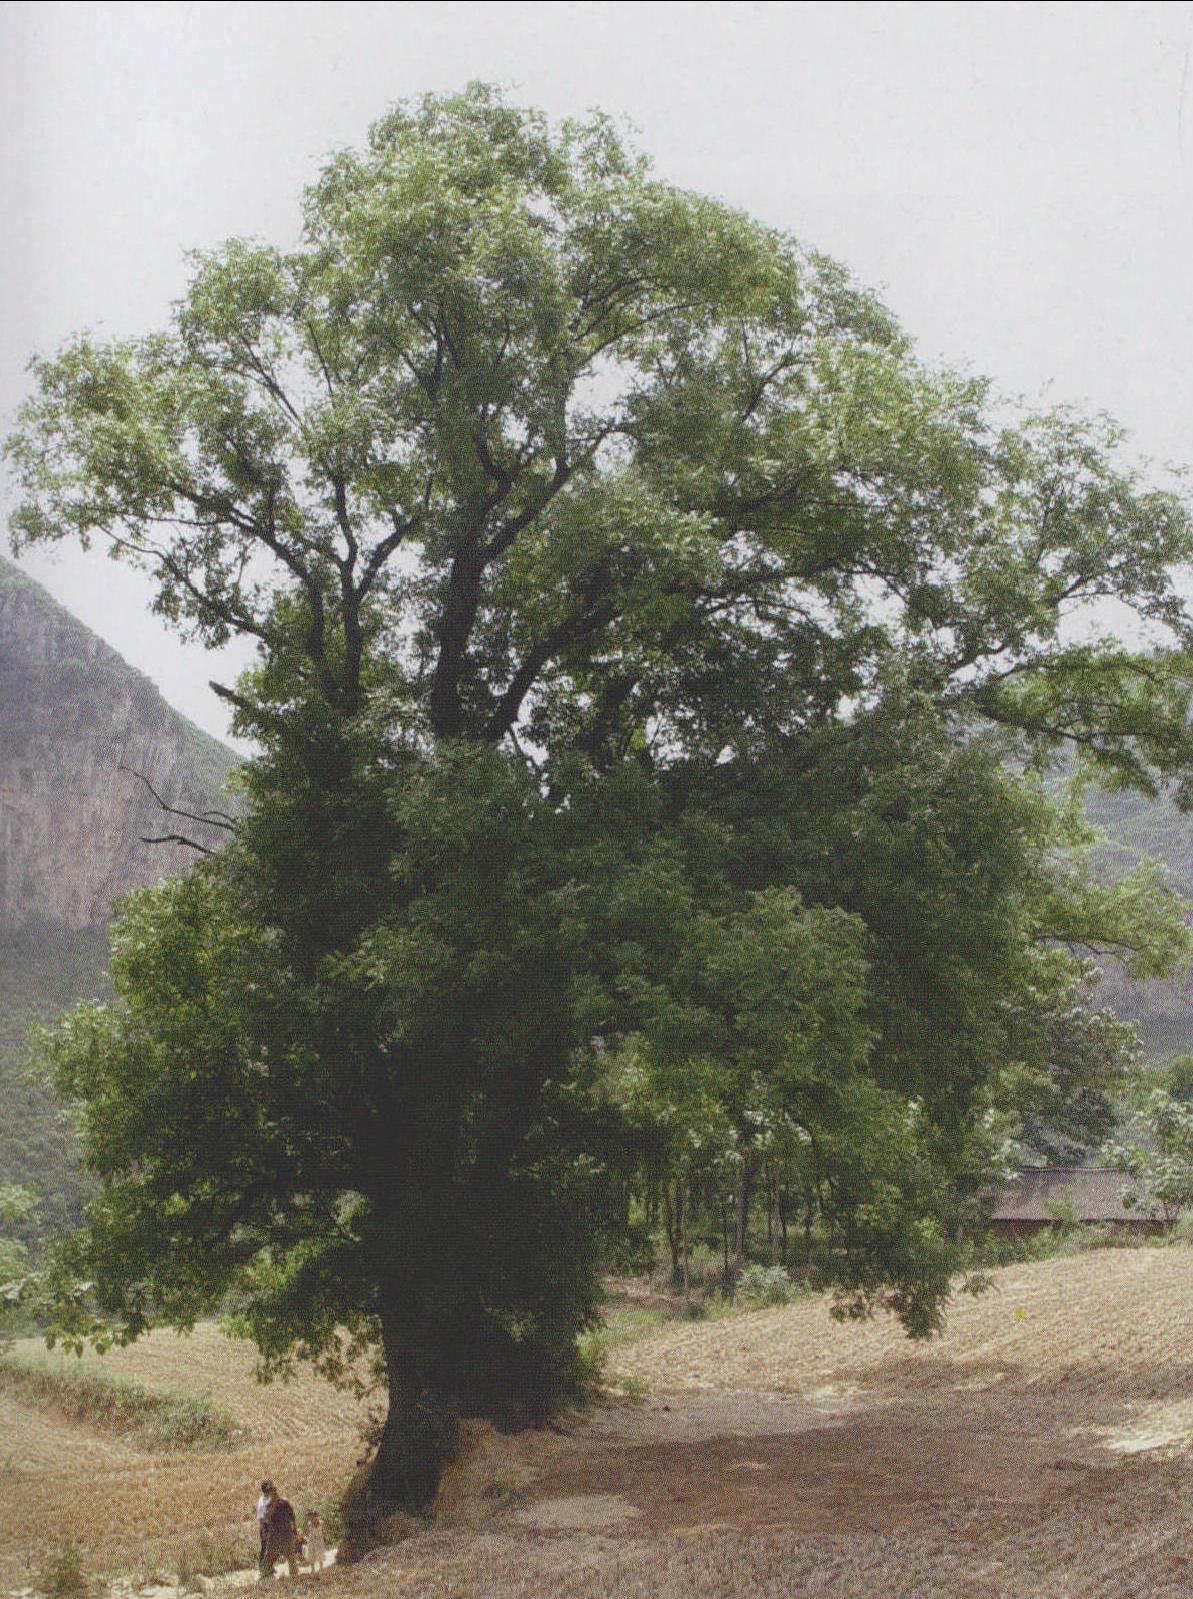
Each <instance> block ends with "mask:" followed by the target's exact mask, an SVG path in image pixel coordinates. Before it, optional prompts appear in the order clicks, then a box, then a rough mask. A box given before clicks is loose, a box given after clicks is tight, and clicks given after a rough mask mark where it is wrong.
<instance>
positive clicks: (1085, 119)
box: [0, 0, 1193, 734]
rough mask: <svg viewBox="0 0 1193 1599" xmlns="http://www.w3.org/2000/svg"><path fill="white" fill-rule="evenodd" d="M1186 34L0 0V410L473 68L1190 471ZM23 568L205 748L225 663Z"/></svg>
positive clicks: (926, 330)
mask: <svg viewBox="0 0 1193 1599" xmlns="http://www.w3.org/2000/svg"><path fill="white" fill-rule="evenodd" d="M1191 44H1193V5H1191V4H1184V3H1180V4H1173V3H1166V4H1117V3H1116V4H1081V3H1066V4H1058V5H1052V4H1023V5H1020V4H991V5H984V4H972V3H968V4H961V5H952V4H941V3H931V4H875V5H871V4H854V5H850V4H841V3H835V4H830V5H824V4H791V3H787V4H747V3H734V4H683V3H674V0H672V3H667V4H661V5H651V4H630V5H623V4H615V3H608V0H602V3H597V4H556V3H550V0H539V3H534V4H516V5H515V4H494V3H486V4H482V5H471V4H385V3H381V4H367V5H365V4H337V5H322V4H284V3H276V0H271V3H268V4H253V3H243V0H242V3H237V4H217V3H203V4H9V5H7V6H5V7H4V9H3V11H2V12H0V104H3V106H4V110H5V125H4V145H3V151H2V153H0V185H2V199H3V216H4V219H5V225H6V230H7V240H6V246H7V247H6V248H5V250H4V251H3V259H2V261H0V304H2V305H3V308H4V315H3V326H2V329H0V413H2V418H3V422H4V424H5V425H7V423H8V422H9V421H10V419H11V415H12V412H13V410H14V408H15V406H16V405H17V403H18V402H19V400H20V398H21V396H22V394H23V393H24V392H25V391H26V386H27V383H28V379H27V376H26V374H25V363H26V361H27V360H28V357H29V355H30V354H31V353H32V352H33V351H34V350H42V351H50V350H53V349H54V348H56V347H57V345H58V344H59V343H60V342H61V341H62V340H63V339H64V338H65V336H66V335H67V334H68V333H70V332H71V331H73V330H75V329H78V328H83V327H90V328H94V329H97V330H99V331H100V332H102V333H107V334H111V335H118V334H124V333H133V332H138V331H143V330H147V329H150V328H153V327H156V326H158V325H160V324H161V323H162V322H163V321H164V319H165V317H166V314H167V311H168V307H169V304H170V301H171V300H172V299H173V298H174V297H175V296H177V295H178V294H179V293H180V291H181V290H182V287H183V285H184V283H185V280H186V266H185V262H184V260H183V254H184V252H185V251H186V250H187V249H190V248H192V247H196V246H205V245H211V244H214V243H216V242H218V241H219V240H221V239H223V238H225V237H227V236H229V235H231V234H252V235H258V236H262V237H265V238H267V239H270V240H272V241H274V242H277V243H279V244H282V245H290V244H292V243H293V242H294V241H295V237H296V232H297V218H298V198H299V191H300V189H301V187H302V185H303V183H304V182H305V181H307V180H309V179H310V178H312V177H313V176H314V175H315V173H316V171H317V169H318V166H319V164H320V161H321V160H322V158H323V157H324V156H326V155H327V154H328V153H329V152H330V151H332V150H334V149H336V148H338V147H341V146H343V145H346V144H355V143H358V142H359V141H360V140H361V139H362V138H363V136H364V134H365V132H366V129H367V127H368V124H369V123H370V122H371V121H372V120H373V119H374V118H376V117H377V116H378V115H379V114H380V113H381V112H382V111H383V110H384V109H385V108H386V107H387V106H388V105H389V104H391V103H392V102H393V101H394V100H398V99H402V98H404V97H407V96H412V95H418V94H420V93H422V92H423V91H425V90H428V89H430V90H451V89H456V88H459V87H460V86H462V85H463V84H464V83H466V82H467V81H468V80H469V79H472V78H485V79H489V80H495V81H498V82H501V83H503V84H504V85H506V86H507V88H508V90H509V91H510V92H511V94H512V95H513V96H514V97H515V98H521V99H522V100H524V101H525V102H526V103H528V104H534V105H537V106H540V107H542V108H543V109H544V110H546V111H547V112H549V113H550V114H552V115H555V116H563V115H566V114H568V113H570V112H576V111H583V110H586V109H588V108H590V107H593V106H599V107H601V108H603V109H604V110H607V111H609V112H611V113H613V114H615V115H621V116H625V117H628V118H629V119H630V120H631V121H632V122H633V124H635V125H636V128H637V130H638V132H637V139H638V142H639V143H640V145H641V147H642V148H643V149H645V150H646V151H648V152H649V153H650V154H651V155H652V156H653V157H654V159H655V163H656V167H657V170H658V172H659V173H660V175H661V176H663V177H664V178H667V179H669V180H672V181H674V182H677V183H679V184H682V185H684V186H686V187H691V188H697V189H701V190H704V191H706V192H709V193H712V194H716V195H719V196H721V197H722V198H724V199H726V200H728V201H730V202H731V203H732V204H734V205H737V206H741V207H744V208H745V209H747V210H750V211H752V212H754V213H755V214H756V215H758V216H759V217H761V218H763V219H764V220H765V221H767V222H769V223H772V224H775V225H778V226H780V227H783V228H786V229H789V230H790V231H791V232H794V233H796V234H798V235H799V236H801V237H802V238H804V239H806V240H808V241H809V242H812V243H814V244H816V245H818V246H819V247H821V248H822V249H825V250H827V251H828V252H829V253H830V254H833V255H836V256H837V257H838V258H840V259H841V260H843V261H845V262H846V263H848V264H849V266H851V267H852V268H853V270H854V272H855V274H856V275H857V276H858V277H859V278H860V279H861V280H862V281H863V282H864V283H866V284H867V285H869V286H870V287H873V288H876V289H878V290H879V291H880V292H881V293H882V295H883V297H884V298H885V299H886V301H887V303H888V304H889V305H890V306H891V307H892V309H893V310H894V311H895V312H896V313H897V314H898V316H899V317H900V319H901V320H902V322H903V324H904V326H905V327H906V328H907V329H908V330H909V331H910V332H911V333H912V334H913V335H914V336H915V337H916V338H917V340H918V341H919V344H920V348H921V351H922V353H923V354H925V355H926V356H928V357H930V358H931V359H933V360H943V361H947V362H948V363H950V364H952V365H954V366H962V367H965V368H967V369H969V370H973V371H976V372H982V373H986V374H988V375H990V376H991V377H993V378H994V379H995V380H996V382H997V383H998V384H999V386H1000V387H1001V388H1002V389H1003V390H1005V391H1007V392H1009V393H1013V394H1023V395H1026V396H1027V397H1029V398H1030V399H1039V398H1045V397H1046V398H1050V399H1054V400H1071V401H1076V402H1079V403H1081V404H1083V405H1085V406H1087V407H1091V408H1097V409H1104V410H1108V411H1110V412H1111V413H1113V414H1114V415H1115V416H1117V417H1118V418H1119V420H1120V421H1122V422H1123V423H1124V424H1126V426H1127V427H1128V428H1129V429H1130V431H1131V433H1132V436H1133V438H1134V441H1135V443H1136V445H1137V447H1138V449H1139V451H1140V452H1141V453H1143V454H1147V455H1149V456H1153V457H1157V458H1159V459H1161V460H1173V461H1178V462H1188V463H1193V359H1191V357H1193V205H1191V200H1193V82H1191V81H1190V80H1191V76H1193V69H1191V65H1190V49H1191ZM8 503H11V501H10V500H9V502H8ZM23 564H24V565H25V567H26V569H27V570H28V571H29V572H30V573H31V574H32V575H33V576H35V577H37V578H38V579H40V581H42V582H43V583H45V585H46V586H47V587H48V588H49V589H50V591H51V592H52V593H53V594H54V595H55V596H56V597H57V598H58V599H60V600H61V601H62V602H63V603H64V604H66V605H67V606H69V607H70V608H71V609H72V610H73V611H74V612H75V613H76V614H77V615H79V616H81V617H82V618H83V620H84V621H86V622H87V623H88V624H89V625H90V626H91V627H92V628H94V629H95V630H96V631H97V632H99V633H101V634H102V635H103V636H104V637H105V638H107V639H108V640H109V641H110V642H111V643H112V644H113V645H115V647H116V648H117V649H119V650H120V651H121V653H122V654H123V655H124V656H125V657H126V658H127V659H128V660H129V661H131V662H132V663H133V664H134V665H135V666H138V667H139V668H140V669H141V670H142V671H145V672H148V673H149V674H150V675H151V676H152V677H153V678H154V679H155V680H156V681H157V682H158V684H159V685H160V686H161V688H162V690H163V692H164V693H165V694H166V696H167V698H169V699H170V700H171V701H172V702H173V703H174V704H175V705H177V706H178V707H179V708H180V709H182V710H184V711H185V712H186V713H187V714H188V715H190V716H192V717H193V718H194V719H195V720H196V721H197V722H199V723H200V724H201V725H202V726H204V727H206V728H208V729H209V730H210V731H212V732H215V733H219V734H223V733H224V731H225V729H226V722H225V717H224V714H223V710H222V707H221V706H220V704H219V702H218V701H217V700H216V699H215V697H214V696H213V695H212V694H211V693H210V691H209V690H208V689H207V687H206V684H207V680H208V678H209V677H211V676H212V675H227V674H228V673H229V672H231V671H232V670H233V669H234V663H232V662H229V661H224V662H217V661H213V660H212V659H211V658H210V657H207V656H205V655H204V652H202V651H201V650H197V649H187V648H185V647H183V646H181V645H179V644H178V643H177V642H176V641H175V640H173V639H172V638H171V637H170V635H169V634H168V633H167V632H166V631H165V630H164V628H162V627H161V626H160V625H159V624H158V623H157V622H156V621H155V620H154V619H153V617H151V616H149V615H148V614H147V611H146V593H147V591H146V589H145V588H144V587H142V586H140V584H139V582H138V580H137V579H136V578H135V577H134V576H132V575H131V574H129V573H127V572H126V571H125V570H124V569H123V568H120V567H118V566H116V565H114V564H113V563H111V562H109V561H107V560H106V559H105V558H104V557H102V556H101V555H98V554H95V555H92V556H90V557H85V556H83V555H81V554H80V553H79V552H76V551H74V550H65V549H64V550H62V551H61V552H60V553H58V554H57V555H55V556H44V555H38V556H37V557H36V558H34V557H28V558H26V559H25V561H24V563H23Z"/></svg>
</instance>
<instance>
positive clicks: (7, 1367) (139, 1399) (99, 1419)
mask: <svg viewBox="0 0 1193 1599" xmlns="http://www.w3.org/2000/svg"><path fill="white" fill-rule="evenodd" d="M0 1392H6V1393H9V1394H12V1395H14V1396H15V1397H17V1398H19V1399H25V1400H28V1401H31V1402H32V1403H33V1404H35V1405H41V1406H43V1407H49V1408H53V1409H55V1410H61V1411H62V1412H64V1413H65V1415H66V1416H67V1417H68V1418H69V1419H70V1420H71V1421H80V1422H85V1423H88V1424H90V1425H92V1426H95V1427H101V1428H103V1429H104V1430H105V1431H106V1432H111V1433H115V1434H116V1435H117V1436H120V1437H127V1438H129V1439H130V1440H131V1441H132V1442H133V1443H136V1444H138V1445H139V1446H140V1447H141V1448H142V1449H169V1450H182V1449H229V1448H231V1447H232V1446H233V1445H234V1444H235V1443H236V1442H237V1441H238V1440H239V1439H240V1437H241V1436H242V1435H243V1429H242V1428H241V1427H240V1426H239V1425H238V1424H237V1421H236V1417H235V1416H234V1415H232V1413H231V1411H228V1410H225V1409H224V1408H223V1407H222V1406H220V1405H217V1404H215V1402H214V1401H213V1400H212V1399H211V1397H210V1396H209V1395H207V1394H194V1393H160V1392H157V1391H155V1390H154V1389H152V1388H146V1387H145V1386H144V1385H143V1384H141V1383H137V1382H128V1381H126V1380H124V1379H122V1378H118V1377H109V1376H107V1375H106V1374H105V1373H100V1372H90V1371H71V1370H69V1369H66V1368H58V1367H55V1366H51V1365H49V1364H47V1363H45V1362H42V1361H33V1360H21V1359H18V1358H16V1357H15V1356H12V1355H6V1356H4V1357H2V1358H0Z"/></svg>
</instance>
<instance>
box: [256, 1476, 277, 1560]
mask: <svg viewBox="0 0 1193 1599" xmlns="http://www.w3.org/2000/svg"><path fill="white" fill-rule="evenodd" d="M272 1490H273V1484H272V1483H271V1482H270V1480H269V1478H268V1477H266V1479H265V1481H264V1482H263V1483H262V1484H261V1493H260V1497H259V1498H258V1500H257V1566H258V1568H260V1567H261V1566H262V1565H263V1564H264V1562H265V1517H266V1514H267V1512H268V1510H269V1495H270V1493H271V1492H272Z"/></svg>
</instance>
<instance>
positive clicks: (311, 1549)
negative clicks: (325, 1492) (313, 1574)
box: [306, 1510, 327, 1571]
mask: <svg viewBox="0 0 1193 1599" xmlns="http://www.w3.org/2000/svg"><path fill="white" fill-rule="evenodd" d="M306 1545H307V1560H308V1562H309V1563H310V1567H311V1570H312V1571H322V1570H323V1561H324V1558H325V1556H326V1554H327V1545H326V1543H325V1542H324V1541H323V1523H322V1521H321V1520H320V1519H319V1512H318V1511H317V1510H312V1511H311V1513H310V1515H309V1516H308V1517H307V1524H306Z"/></svg>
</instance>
